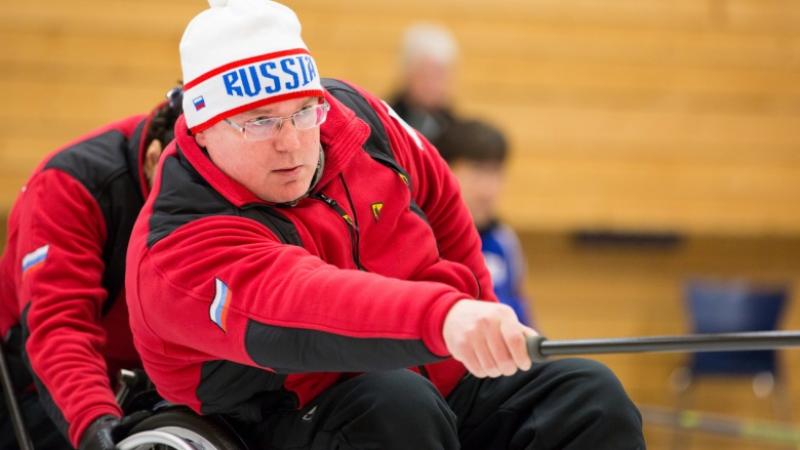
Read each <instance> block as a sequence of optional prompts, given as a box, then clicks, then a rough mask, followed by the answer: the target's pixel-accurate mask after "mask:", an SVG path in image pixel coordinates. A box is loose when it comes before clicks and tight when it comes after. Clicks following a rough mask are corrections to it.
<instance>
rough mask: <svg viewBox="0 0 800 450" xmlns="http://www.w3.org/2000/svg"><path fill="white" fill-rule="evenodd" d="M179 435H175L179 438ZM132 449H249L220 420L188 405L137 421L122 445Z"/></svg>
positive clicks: (120, 445)
mask: <svg viewBox="0 0 800 450" xmlns="http://www.w3.org/2000/svg"><path fill="white" fill-rule="evenodd" d="M176 437H177V438H179V439H177V440H176V439H175V438H176ZM118 448H120V449H128V450H133V449H136V450H167V449H171V450H189V449H191V450H246V446H245V445H244V444H243V443H242V441H241V439H239V438H238V436H236V435H235V434H234V433H233V431H232V430H231V429H230V428H229V427H228V426H226V425H225V424H224V423H223V422H221V421H219V420H214V419H213V418H210V417H203V416H198V415H197V414H195V413H194V412H192V411H190V410H188V409H185V408H175V409H169V410H165V411H161V412H158V413H156V414H155V415H153V416H151V417H148V418H147V419H145V420H143V421H142V422H141V423H139V424H138V425H136V426H135V427H134V428H133V430H132V431H131V435H130V436H128V437H127V438H126V439H124V440H123V441H122V442H120V444H119V445H118Z"/></svg>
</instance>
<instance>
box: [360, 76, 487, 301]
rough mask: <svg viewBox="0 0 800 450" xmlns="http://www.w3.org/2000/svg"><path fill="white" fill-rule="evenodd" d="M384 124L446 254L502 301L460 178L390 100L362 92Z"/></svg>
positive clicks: (482, 289) (483, 291) (484, 293)
mask: <svg viewBox="0 0 800 450" xmlns="http://www.w3.org/2000/svg"><path fill="white" fill-rule="evenodd" d="M361 93H362V95H363V96H364V97H365V98H366V99H367V101H369V102H370V104H371V105H372V107H373V109H374V110H375V111H376V112H377V113H378V116H379V117H380V119H381V121H382V122H383V124H384V127H385V129H386V133H387V134H388V137H389V140H390V142H391V144H392V149H393V151H394V154H395V158H396V159H397V161H398V163H400V165H401V166H403V167H404V168H405V169H406V170H407V171H408V173H409V175H410V178H411V183H412V191H413V193H412V194H413V196H414V199H415V200H416V202H417V204H418V205H419V206H420V208H422V210H423V211H424V212H425V215H426V216H427V217H428V221H429V222H430V225H431V227H432V228H433V232H434V234H435V235H436V240H437V242H438V243H439V252H440V254H441V256H442V258H444V259H447V260H450V261H454V262H457V263H461V264H464V265H465V266H467V267H468V268H469V269H470V270H471V271H472V273H473V274H474V275H475V277H476V279H477V281H478V284H479V286H480V295H479V298H481V299H484V300H492V301H497V297H496V296H495V293H494V290H493V289H492V279H491V275H490V274H489V270H488V269H487V268H486V263H485V261H484V259H483V255H482V254H481V240H480V236H479V235H478V231H477V229H476V228H475V225H474V223H473V222H472V217H471V216H470V214H469V211H468V210H467V207H466V205H465V204H464V201H463V200H462V199H461V191H460V189H459V187H458V181H457V180H456V178H455V176H454V175H453V174H452V172H450V168H449V167H448V166H447V163H446V162H445V161H444V159H442V157H441V156H440V155H439V151H438V150H436V148H435V147H434V146H433V145H431V143H430V142H428V140H427V139H425V137H424V136H422V134H421V133H419V132H417V131H416V130H414V129H413V128H412V127H411V126H410V125H408V124H407V123H406V122H405V121H404V120H403V119H401V118H400V117H399V116H398V115H397V114H396V113H395V112H394V111H393V110H392V109H391V107H390V106H389V105H387V104H386V103H384V102H381V101H380V100H378V99H376V98H375V97H374V96H372V95H370V94H369V93H366V92H364V91H361Z"/></svg>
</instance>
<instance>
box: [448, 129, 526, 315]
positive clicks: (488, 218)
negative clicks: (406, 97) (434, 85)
mask: <svg viewBox="0 0 800 450" xmlns="http://www.w3.org/2000/svg"><path fill="white" fill-rule="evenodd" d="M434 144H435V146H436V148H437V149H439V152H440V153H441V155H442V157H443V158H444V159H445V160H446V161H447V163H448V164H449V165H450V169H451V170H452V172H453V173H454V174H455V176H456V178H458V181H459V184H460V186H461V195H462V197H463V198H464V201H465V202H466V204H467V208H468V209H469V211H470V213H471V214H472V219H473V221H474V222H475V226H476V227H477V228H478V231H479V232H480V236H481V251H482V252H483V256H484V258H485V259H486V266H487V267H488V268H489V272H490V273H491V276H492V283H493V285H494V291H495V294H496V295H497V297H498V298H499V299H500V301H501V302H503V303H505V304H507V305H509V306H511V307H512V308H513V309H514V311H515V312H516V313H517V316H518V317H519V319H520V321H521V322H522V323H524V324H526V325H531V324H532V317H531V314H530V312H529V308H528V301H527V299H526V298H525V295H524V294H523V292H522V290H523V284H524V278H525V259H524V257H523V254H522V248H521V246H520V243H519V239H518V238H517V235H516V233H514V231H513V230H512V229H511V228H510V227H508V226H507V225H505V224H503V223H502V222H501V221H500V220H499V219H498V218H497V212H496V209H497V200H498V198H499V195H500V190H501V188H502V184H503V181H504V174H505V163H506V159H507V156H508V143H507V141H506V139H505V137H504V136H503V134H502V133H501V132H500V131H499V130H498V129H496V128H495V127H493V126H492V125H489V124H488V123H485V122H482V121H479V120H473V119H466V120H458V121H456V122H454V123H453V124H452V125H450V126H449V127H448V128H447V129H446V130H445V131H444V132H443V133H442V134H441V135H440V136H439V137H438V139H436V140H435V142H434Z"/></svg>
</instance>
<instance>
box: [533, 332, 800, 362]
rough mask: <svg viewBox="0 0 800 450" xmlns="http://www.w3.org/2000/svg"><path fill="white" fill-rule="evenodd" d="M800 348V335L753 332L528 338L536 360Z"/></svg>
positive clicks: (799, 333)
mask: <svg viewBox="0 0 800 450" xmlns="http://www.w3.org/2000/svg"><path fill="white" fill-rule="evenodd" d="M784 347H800V332H797V331H754V332H746V333H718V334H689V335H685V336H651V337H637V338H610V339H577V340H552V341H551V340H548V339H547V338H545V337H543V336H535V337H529V338H528V353H530V355H531V358H532V359H533V360H534V361H543V360H545V359H546V358H547V357H549V356H566V355H591V354H603V353H640V352H692V353H694V352H732V351H744V350H769V349H775V348H784Z"/></svg>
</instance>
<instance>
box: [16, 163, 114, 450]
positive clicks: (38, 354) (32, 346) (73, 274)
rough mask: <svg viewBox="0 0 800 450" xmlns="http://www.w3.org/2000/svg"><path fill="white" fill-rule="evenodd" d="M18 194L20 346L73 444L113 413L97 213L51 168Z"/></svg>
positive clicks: (82, 191) (81, 191)
mask: <svg viewBox="0 0 800 450" xmlns="http://www.w3.org/2000/svg"><path fill="white" fill-rule="evenodd" d="M24 195H25V197H26V198H25V199H24V202H22V204H21V210H20V223H19V240H18V247H17V255H19V256H18V257H19V261H17V262H16V263H17V264H18V266H17V267H18V268H19V270H20V272H21V273H20V272H17V273H18V274H19V275H18V277H19V286H20V289H19V290H18V292H19V302H20V308H21V310H23V311H26V315H25V316H24V317H23V319H24V320H23V326H24V327H25V328H26V332H27V341H26V352H27V356H28V359H29V362H30V365H31V368H32V370H33V373H34V375H35V378H36V381H37V386H38V388H39V390H40V395H39V397H40V399H41V400H42V401H43V402H44V404H45V408H46V410H48V411H49V412H50V413H51V415H52V416H54V417H53V418H54V419H55V421H56V423H57V424H58V425H60V426H61V427H62V431H64V432H66V433H67V435H68V437H69V440H70V442H71V443H72V444H73V445H75V446H76V447H77V444H78V441H79V439H80V437H81V434H82V433H83V430H84V429H86V427H87V426H88V425H89V424H90V423H91V421H92V420H93V419H95V418H96V417H98V416H100V415H102V414H112V415H115V416H119V415H120V414H121V411H120V409H119V407H118V406H117V404H116V402H115V399H114V394H113V393H112V391H111V388H110V385H109V379H108V375H107V372H106V363H105V360H104V358H103V349H104V346H105V332H104V330H103V328H102V327H101V326H100V324H99V320H100V317H101V310H102V304H103V302H104V301H105V299H106V297H107V293H106V290H105V289H104V288H103V287H102V279H103V272H104V269H105V265H104V262H103V259H102V252H103V242H104V241H105V239H106V236H105V234H106V232H105V226H104V219H103V216H102V214H101V212H100V209H99V206H98V205H97V203H96V202H95V200H94V198H93V197H92V196H91V194H90V193H89V192H88V191H87V190H86V188H85V187H84V186H83V185H82V184H80V183H79V182H78V181H76V180H75V179H74V178H72V177H71V176H69V175H67V174H66V173H64V172H61V171H59V170H55V169H50V170H45V171H43V172H40V173H39V174H37V175H36V176H35V177H34V178H33V179H32V180H31V182H30V183H29V184H28V186H27V190H26V192H25V193H24ZM59 416H60V417H59ZM64 428H66V429H64Z"/></svg>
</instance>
